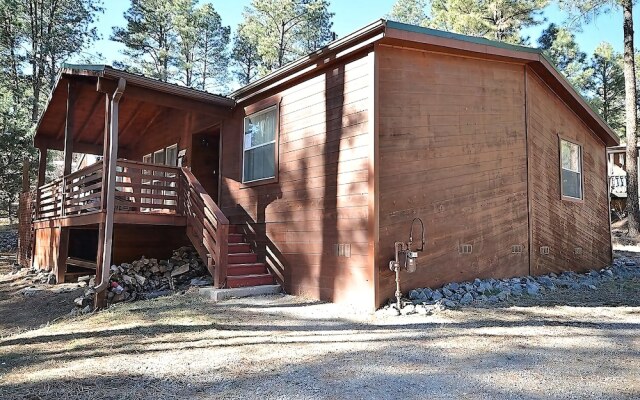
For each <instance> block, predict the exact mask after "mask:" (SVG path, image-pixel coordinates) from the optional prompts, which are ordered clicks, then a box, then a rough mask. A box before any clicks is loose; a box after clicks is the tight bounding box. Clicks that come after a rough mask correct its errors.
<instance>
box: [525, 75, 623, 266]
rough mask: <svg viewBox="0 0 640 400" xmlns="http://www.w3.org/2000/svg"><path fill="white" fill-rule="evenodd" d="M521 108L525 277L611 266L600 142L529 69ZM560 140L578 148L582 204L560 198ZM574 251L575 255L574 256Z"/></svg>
mask: <svg viewBox="0 0 640 400" xmlns="http://www.w3.org/2000/svg"><path fill="white" fill-rule="evenodd" d="M527 110H528V116H529V130H528V138H529V166H530V167H529V168H530V173H529V179H530V194H529V196H530V203H531V239H532V241H531V273H532V274H534V275H540V274H546V273H549V272H560V271H564V270H576V271H583V270H589V269H599V268H602V267H603V266H605V265H607V264H609V263H610V262H611V236H610V233H609V232H610V231H609V220H608V218H609V208H608V207H609V205H608V189H607V165H606V156H605V148H604V144H603V143H602V141H601V140H600V139H598V138H597V137H596V136H595V134H593V133H592V131H591V130H590V129H589V128H588V127H587V126H586V125H585V124H584V123H583V122H582V121H581V120H580V119H578V117H577V116H576V115H575V114H574V113H573V112H572V111H571V109H569V108H568V107H567V106H566V105H565V104H564V103H563V102H562V101H561V100H560V99H559V98H558V97H557V96H556V95H555V94H554V93H553V92H552V91H551V90H550V89H549V87H548V86H546V85H545V84H544V83H543V82H542V81H541V80H540V78H538V77H537V76H536V75H535V74H534V73H533V72H532V71H530V70H529V71H528V72H527ZM560 137H564V138H567V139H569V140H572V141H575V142H577V143H579V144H581V145H582V153H583V155H582V158H583V162H582V165H583V181H584V201H582V202H575V201H567V200H561V195H560V150H559V140H560ZM541 246H548V247H549V255H542V254H540V247H541ZM576 248H580V249H581V254H576ZM578 253H579V251H578Z"/></svg>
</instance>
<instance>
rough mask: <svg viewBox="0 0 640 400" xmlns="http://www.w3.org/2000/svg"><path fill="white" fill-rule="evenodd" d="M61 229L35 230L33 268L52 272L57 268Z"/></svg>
mask: <svg viewBox="0 0 640 400" xmlns="http://www.w3.org/2000/svg"><path fill="white" fill-rule="evenodd" d="M60 231H61V228H43V229H36V230H35V235H34V236H35V243H34V246H35V247H34V253H33V268H36V269H44V270H46V271H54V270H56V268H57V266H58V254H59V243H60Z"/></svg>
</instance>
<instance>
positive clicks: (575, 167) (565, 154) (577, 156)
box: [560, 139, 582, 200]
mask: <svg viewBox="0 0 640 400" xmlns="http://www.w3.org/2000/svg"><path fill="white" fill-rule="evenodd" d="M560 172H561V189H562V197H567V198H571V199H578V200H582V148H581V147H580V145H578V144H575V143H572V142H569V141H566V140H562V139H561V140H560Z"/></svg>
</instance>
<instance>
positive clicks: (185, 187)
mask: <svg viewBox="0 0 640 400" xmlns="http://www.w3.org/2000/svg"><path fill="white" fill-rule="evenodd" d="M178 213H179V214H181V215H184V216H185V217H186V219H187V236H189V239H190V240H191V242H192V243H193V245H194V247H195V248H196V250H197V251H198V254H199V255H200V257H202V259H203V260H205V261H206V263H207V268H208V269H209V272H210V273H211V275H212V276H213V281H214V286H215V287H216V288H223V287H226V283H227V265H228V257H229V250H228V248H229V220H228V219H227V217H225V215H224V214H223V213H222V210H220V208H219V207H218V205H217V204H216V203H215V202H214V201H213V199H212V198H211V196H209V194H207V192H206V191H205V190H204V188H203V187H202V185H201V184H200V182H198V179H196V177H195V176H194V175H193V173H192V172H191V171H190V170H189V169H186V168H182V169H181V174H180V180H179V186H178Z"/></svg>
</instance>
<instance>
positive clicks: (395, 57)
mask: <svg viewBox="0 0 640 400" xmlns="http://www.w3.org/2000/svg"><path fill="white" fill-rule="evenodd" d="M377 57H378V60H379V99H380V100H379V102H380V103H379V107H378V110H379V118H380V126H379V146H380V159H379V160H378V162H379V164H378V165H376V171H379V174H380V176H379V188H380V189H379V194H378V199H377V200H378V201H379V208H380V216H379V218H380V241H379V249H380V250H379V252H378V253H379V254H378V257H377V266H376V268H377V271H378V274H379V277H378V278H379V285H378V291H377V296H376V303H377V304H378V305H380V304H381V303H383V302H384V301H386V299H388V298H390V297H392V296H393V293H394V291H395V281H394V274H393V272H392V271H390V270H389V268H388V263H389V260H391V259H392V257H393V244H394V242H396V241H407V240H408V236H409V228H410V225H411V221H412V219H413V218H415V217H420V218H422V220H423V221H424V223H425V228H426V236H427V244H426V248H425V251H424V252H423V253H421V254H420V256H419V258H418V270H417V271H416V272H415V273H413V274H411V275H409V274H407V273H406V272H405V273H402V274H401V276H402V278H401V279H402V289H403V291H404V293H407V292H408V290H409V289H411V288H415V287H426V286H431V287H434V286H436V287H437V286H439V285H442V284H444V283H447V282H451V281H463V280H472V279H474V278H476V277H509V276H517V275H527V274H528V271H529V259H528V253H527V250H528V222H527V166H526V136H525V104H524V99H525V96H524V91H525V84H524V67H523V65H519V64H509V63H502V62H496V61H487V60H479V59H470V58H463V57H457V56H448V55H443V54H437V53H429V52H424V51H417V50H406V49H399V48H393V47H381V48H380V50H379V52H378V54H377ZM414 232H417V233H414V242H416V241H418V240H419V238H418V239H416V235H419V232H418V230H416V231H414ZM417 244H418V245H419V243H417ZM462 244H471V245H473V250H472V253H471V254H460V253H459V247H460V245H462ZM512 245H521V246H523V252H522V253H521V254H512ZM414 248H415V246H414Z"/></svg>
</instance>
